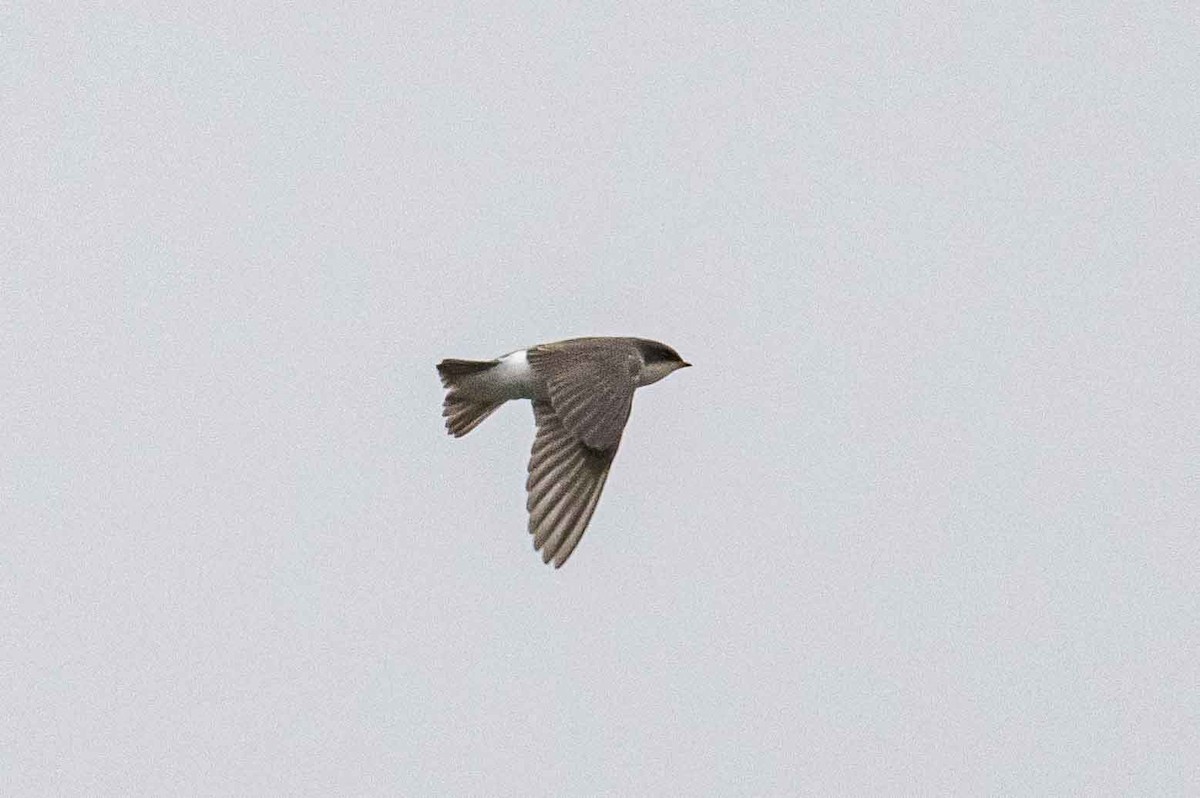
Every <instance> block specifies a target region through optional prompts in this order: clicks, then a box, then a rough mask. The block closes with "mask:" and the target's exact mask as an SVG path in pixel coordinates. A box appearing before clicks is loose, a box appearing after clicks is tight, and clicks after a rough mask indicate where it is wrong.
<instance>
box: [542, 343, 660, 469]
mask: <svg viewBox="0 0 1200 798" xmlns="http://www.w3.org/2000/svg"><path fill="white" fill-rule="evenodd" d="M528 357H529V365H530V368H532V369H533V373H534V376H535V377H536V378H537V379H539V380H540V381H541V382H542V383H543V384H544V385H545V386H546V391H547V393H548V394H549V396H550V404H551V405H552V407H553V410H554V413H555V415H556V416H558V419H559V421H560V422H561V423H562V425H563V426H564V427H566V428H567V430H569V431H570V432H571V434H572V435H574V436H575V437H576V438H577V439H578V440H579V441H581V442H582V443H583V444H584V445H586V446H588V447H589V448H592V449H597V450H600V451H609V450H613V451H615V450H616V448H617V444H619V443H620V442H621V433H622V432H624V430H625V422H626V421H628V420H629V409H630V407H631V406H632V405H633V390H634V388H635V387H636V385H635V382H634V378H635V376H636V375H637V373H638V371H639V370H640V369H641V358H640V357H638V355H637V353H636V352H635V351H634V350H633V349H632V348H625V347H613V346H596V345H594V344H591V343H590V341H589V339H579V340H575V341H564V342H561V343H557V344H549V345H543V346H535V347H533V348H532V349H530V350H529V355H528Z"/></svg>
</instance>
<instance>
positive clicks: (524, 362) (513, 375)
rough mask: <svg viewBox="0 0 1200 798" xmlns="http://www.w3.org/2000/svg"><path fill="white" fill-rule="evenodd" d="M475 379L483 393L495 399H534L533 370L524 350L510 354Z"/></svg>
mask: <svg viewBox="0 0 1200 798" xmlns="http://www.w3.org/2000/svg"><path fill="white" fill-rule="evenodd" d="M474 379H475V380H478V387H479V389H480V390H481V391H483V392H486V393H487V394H489V395H490V396H491V397H494V398H495V399H532V398H533V392H534V387H533V369H531V368H529V358H527V357H526V356H525V350H524V349H519V350H517V351H516V352H510V353H509V354H507V355H505V356H504V357H502V358H500V359H499V362H498V363H496V365H495V366H494V367H492V368H491V369H489V370H487V371H485V372H483V373H482V374H480V375H478V376H477V377H475V378H474Z"/></svg>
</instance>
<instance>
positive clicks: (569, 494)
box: [437, 338, 691, 568]
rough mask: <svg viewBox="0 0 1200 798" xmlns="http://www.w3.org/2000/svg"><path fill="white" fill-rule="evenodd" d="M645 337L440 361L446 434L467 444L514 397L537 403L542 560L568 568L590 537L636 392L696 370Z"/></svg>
mask: <svg viewBox="0 0 1200 798" xmlns="http://www.w3.org/2000/svg"><path fill="white" fill-rule="evenodd" d="M690 365H691V364H690V363H687V362H685V361H684V360H683V358H681V357H680V356H679V353H678V352H676V351H675V350H674V349H672V348H671V347H669V346H667V345H666V344H660V343H658V342H657V341H647V340H645V339H643V338H573V339H570V340H567V341H558V342H556V343H551V344H539V345H538V346H531V347H529V348H528V349H519V350H517V351H516V352H510V353H509V354H507V355H504V356H502V357H498V358H496V359H495V360H452V359H447V360H443V361H442V362H441V363H438V365H437V370H438V375H439V376H440V377H441V378H442V386H443V387H445V388H446V389H447V391H446V401H445V403H444V405H443V408H442V415H443V416H445V417H446V429H447V431H449V433H450V434H451V435H453V436H454V437H456V438H461V437H462V436H463V435H466V434H467V433H468V432H470V431H471V430H473V429H475V428H476V427H477V426H479V424H480V423H481V422H482V421H483V420H484V419H485V418H487V417H488V416H490V415H491V414H492V413H494V412H496V410H497V409H499V407H500V405H502V404H504V403H505V402H507V401H509V400H510V399H530V400H532V402H533V419H534V423H535V424H537V435H536V437H535V438H534V441H533V450H532V452H530V455H529V478H528V480H527V481H526V483H525V490H526V493H527V496H526V500H525V509H526V510H528V512H529V533H530V534H531V535H533V547H534V549H535V550H540V551H541V552H542V562H546V563H548V562H550V561H551V560H554V567H555V568H561V567H562V565H563V563H565V562H566V561H567V558H568V557H570V556H571V552H573V551H575V547H576V546H577V545H578V544H579V539H580V538H581V537H583V533H584V530H586V529H587V526H588V522H589V521H590V520H591V518H592V513H593V512H595V510H596V502H598V501H599V500H600V492H601V491H602V490H603V489H604V482H605V480H606V479H608V469H609V468H610V467H611V466H612V461H613V457H614V456H615V455H616V453H617V446H618V445H619V444H620V443H621V433H622V432H624V430H625V422H626V421H627V420H628V419H629V409H630V407H631V406H632V405H633V392H634V390H635V389H637V388H641V387H642V386H645V385H650V384H651V383H655V382H658V381H659V380H661V379H662V378H663V377H666V376H667V375H668V374H670V373H672V372H673V371H676V370H677V369H681V368H686V367H687V366H690Z"/></svg>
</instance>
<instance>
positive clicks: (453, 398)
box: [437, 358, 504, 438]
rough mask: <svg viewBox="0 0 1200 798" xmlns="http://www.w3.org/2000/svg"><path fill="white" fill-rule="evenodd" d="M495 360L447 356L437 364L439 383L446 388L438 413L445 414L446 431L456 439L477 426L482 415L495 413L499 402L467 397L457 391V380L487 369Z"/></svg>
mask: <svg viewBox="0 0 1200 798" xmlns="http://www.w3.org/2000/svg"><path fill="white" fill-rule="evenodd" d="M496 362H497V361H495V360H455V359H453V358H447V359H446V360H443V361H442V362H441V363H438V365H437V370H438V376H439V377H441V379H442V386H443V387H445V388H448V389H449V391H448V392H447V394H446V401H445V404H444V405H443V406H442V415H443V416H445V417H446V430H447V431H448V432H449V433H450V434H451V435H453V436H454V437H456V438H461V437H462V436H463V435H466V434H467V433H468V432H470V431H471V430H473V429H475V428H476V427H478V426H479V425H480V424H481V423H482V422H483V420H484V419H485V418H487V417H488V416H490V415H491V414H492V413H495V412H496V410H498V409H499V407H500V405H502V404H504V402H503V401H499V402H488V401H481V400H479V399H470V398H468V397H466V396H463V395H461V394H460V393H459V391H458V381H459V380H460V379H462V378H464V377H469V376H471V375H472V374H478V373H480V372H481V371H487V370H488V369H490V368H491V367H492V366H495V365H496Z"/></svg>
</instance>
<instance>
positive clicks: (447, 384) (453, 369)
mask: <svg viewBox="0 0 1200 798" xmlns="http://www.w3.org/2000/svg"><path fill="white" fill-rule="evenodd" d="M497 362H498V361H495V360H455V359H454V358H446V359H445V360H443V361H442V362H441V363H438V364H437V370H438V376H439V377H441V378H442V387H444V388H453V387H454V381H455V380H457V379H458V378H459V377H469V376H470V375H472V374H478V373H479V372H481V371H487V370H488V369H490V368H491V367H492V366H494V365H496V363H497Z"/></svg>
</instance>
